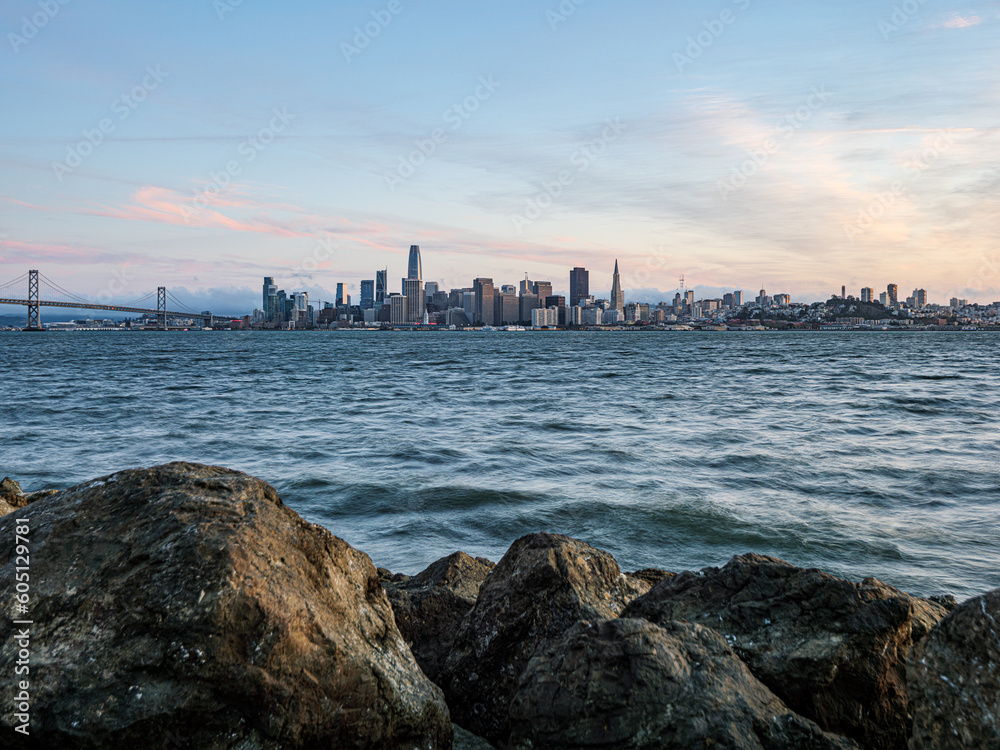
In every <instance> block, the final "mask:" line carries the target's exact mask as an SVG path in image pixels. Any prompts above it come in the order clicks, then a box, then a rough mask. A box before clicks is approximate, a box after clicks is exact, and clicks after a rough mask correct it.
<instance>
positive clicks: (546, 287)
mask: <svg viewBox="0 0 1000 750" xmlns="http://www.w3.org/2000/svg"><path fill="white" fill-rule="evenodd" d="M534 289H535V294H537V295H538V299H542V300H543V299H545V298H546V297H550V296H552V282H551V281H536V282H535V287H534Z"/></svg>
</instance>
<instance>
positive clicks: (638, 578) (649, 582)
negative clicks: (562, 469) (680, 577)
mask: <svg viewBox="0 0 1000 750" xmlns="http://www.w3.org/2000/svg"><path fill="white" fill-rule="evenodd" d="M625 575H626V576H627V577H628V578H631V579H632V580H633V581H635V582H636V583H637V584H639V585H640V586H642V585H643V584H645V585H646V586H647V587H648V588H647V590H648V589H651V588H653V586H655V585H656V584H658V583H659V582H660V581H662V580H663V579H664V578H673V577H674V576H676V575H677V574H676V573H668V572H667V571H665V570H660V569H659V568H643V569H642V570H637V571H635V573H626V574H625ZM643 593H646V592H645V591H644V592H643Z"/></svg>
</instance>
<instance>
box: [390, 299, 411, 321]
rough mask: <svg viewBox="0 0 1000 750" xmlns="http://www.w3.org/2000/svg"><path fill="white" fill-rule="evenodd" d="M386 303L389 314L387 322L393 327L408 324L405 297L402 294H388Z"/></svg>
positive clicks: (408, 316)
mask: <svg viewBox="0 0 1000 750" xmlns="http://www.w3.org/2000/svg"><path fill="white" fill-rule="evenodd" d="M388 301H389V314H390V318H389V322H391V323H392V324H393V325H394V326H398V325H402V324H403V323H408V322H409V320H410V315H409V312H408V311H407V309H406V296H405V295H403V294H390V295H389V297H388Z"/></svg>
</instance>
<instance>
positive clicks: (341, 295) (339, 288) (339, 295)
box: [337, 282, 344, 307]
mask: <svg viewBox="0 0 1000 750" xmlns="http://www.w3.org/2000/svg"><path fill="white" fill-rule="evenodd" d="M343 304H344V285H343V283H342V282H337V307H340V306H341V305H343Z"/></svg>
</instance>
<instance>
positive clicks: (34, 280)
mask: <svg viewBox="0 0 1000 750" xmlns="http://www.w3.org/2000/svg"><path fill="white" fill-rule="evenodd" d="M27 330H29V331H41V330H43V329H42V324H41V322H40V320H39V316H38V271H28V329H27Z"/></svg>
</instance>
